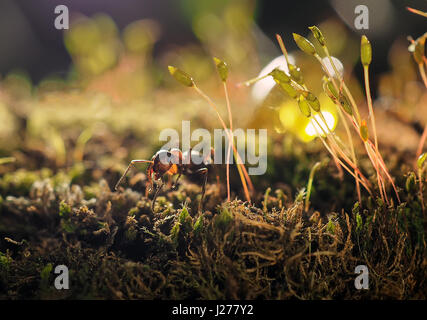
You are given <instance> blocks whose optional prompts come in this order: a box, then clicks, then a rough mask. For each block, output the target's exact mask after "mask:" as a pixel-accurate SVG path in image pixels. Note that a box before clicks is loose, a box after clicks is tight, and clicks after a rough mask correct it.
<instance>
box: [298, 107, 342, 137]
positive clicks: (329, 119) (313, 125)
mask: <svg viewBox="0 0 427 320" xmlns="http://www.w3.org/2000/svg"><path fill="white" fill-rule="evenodd" d="M322 115H323V117H324V118H325V120H326V123H325V121H323V119H322V118H321V117H320V115H319V114H316V115H315V116H314V118H315V119H316V120H317V122H318V123H319V124H320V126H319V125H318V124H317V122H316V121H315V120H314V119H311V120H310V122H309V123H308V125H307V126H306V127H305V133H307V134H308V135H309V136H311V137H312V136H317V133H318V132H319V133H321V134H322V135H324V133H323V131H325V132H327V128H329V130H330V131H333V130H334V129H335V126H336V120H335V117H334V116H333V115H332V114H331V113H330V112H328V111H322ZM326 126H327V127H326ZM322 129H323V130H322Z"/></svg>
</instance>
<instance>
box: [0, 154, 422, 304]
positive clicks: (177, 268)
mask: <svg viewBox="0 0 427 320" xmlns="http://www.w3.org/2000/svg"><path fill="white" fill-rule="evenodd" d="M308 156H309V154H307V153H302V154H298V155H295V154H294V155H293V156H287V157H283V156H282V158H275V157H273V158H272V159H270V162H272V163H273V164H274V162H276V163H286V164H287V166H280V168H284V169H283V174H290V172H294V177H297V176H301V180H298V179H297V180H295V183H296V185H292V184H287V185H286V184H284V183H278V182H274V179H273V178H272V177H273V176H274V177H276V179H277V180H279V181H280V180H282V178H281V176H282V173H280V172H278V171H277V170H276V172H275V174H274V175H272V176H271V177H269V176H268V175H267V176H266V177H264V180H262V179H261V181H263V183H264V184H267V185H268V184H269V185H270V186H271V187H272V190H271V191H270V192H269V193H265V194H264V193H259V194H258V195H255V197H254V203H253V204H248V203H246V202H242V201H241V200H237V197H236V198H235V200H233V201H232V202H230V203H227V202H226V201H225V197H224V192H225V191H224V184H220V185H218V184H216V183H215V182H214V181H215V179H214V178H213V179H211V180H210V183H209V184H208V188H207V192H206V198H205V205H204V209H203V212H201V213H198V212H197V204H198V201H199V198H200V186H199V185H197V184H195V183H192V182H190V181H188V180H183V181H182V183H181V184H180V186H179V188H178V190H176V191H170V190H169V191H168V190H165V192H163V193H162V194H161V196H160V197H159V198H158V201H157V203H156V205H155V210H154V212H152V211H151V210H150V206H151V200H150V198H146V197H145V195H144V189H145V176H144V175H143V174H139V175H136V176H135V178H133V180H132V179H131V180H130V182H129V183H130V185H131V186H132V188H129V187H128V186H125V188H122V189H121V190H119V191H118V192H112V191H111V190H110V186H111V185H113V184H114V182H115V181H116V179H117V175H118V172H115V173H111V172H104V177H105V179H104V178H101V179H100V180H98V181H96V180H94V179H93V178H91V174H88V172H87V171H86V170H84V168H82V167H81V166H80V165H74V166H72V167H71V168H69V169H68V170H63V171H61V170H59V171H57V173H55V174H54V173H53V172H52V171H51V170H46V169H44V170H33V171H31V170H26V169H20V170H10V172H6V173H5V174H4V175H3V177H2V178H1V181H0V188H1V194H2V198H1V200H0V203H1V204H0V205H1V209H0V210H1V211H0V216H1V220H0V236H1V242H0V252H1V253H0V298H1V299H22V298H25V299H63V298H73V299H92V298H94V299H110V298H111V299H153V298H161V299H184V298H189V299H289V298H300V299H387V298H392V299H425V298H426V296H427V284H426V281H427V280H426V279H427V258H426V257H427V255H426V246H425V231H426V229H425V228H426V223H425V218H424V217H423V215H422V211H421V207H420V203H419V198H418V196H417V192H416V190H417V189H416V186H414V185H411V183H409V184H408V185H407V186H406V190H405V189H402V190H400V194H401V196H402V198H403V201H404V203H402V204H401V205H397V204H396V202H395V204H393V205H391V206H389V207H387V206H385V205H384V204H383V203H381V201H379V200H374V199H368V200H366V203H364V205H363V206H358V204H356V205H354V201H355V200H354V199H356V197H355V194H354V186H353V185H352V183H353V182H352V181H351V179H350V178H346V179H345V180H344V181H343V182H340V180H339V179H338V178H337V177H334V176H333V171H334V169H335V168H334V166H333V165H332V164H329V165H327V166H326V167H325V169H324V170H320V171H319V173H318V174H317V175H316V178H315V183H314V188H315V190H314V191H313V196H312V199H311V200H312V204H311V207H310V208H311V209H310V210H309V211H308V212H306V211H305V210H304V202H303V200H304V193H302V192H300V193H298V192H297V193H296V194H295V192H294V190H296V189H295V187H296V186H298V185H300V186H302V183H303V181H304V179H307V178H306V177H307V176H308V169H307V166H306V165H305V164H304V161H305V160H304V159H305V157H308ZM297 159H299V161H296V160H297ZM296 163H298V164H299V165H296ZM273 168H274V165H273ZM286 168H288V169H286ZM288 171H289V172H288ZM394 171H395V172H396V170H394ZM286 172H287V173H286ZM303 177H304V178H303ZM234 178H235V179H236V178H237V177H234ZM265 179H272V180H271V182H268V180H265ZM405 179H406V178H405V177H401V178H398V179H397V182H398V185H402V184H403V185H404V183H405ZM108 180H109V181H108ZM212 181H213V182H212ZM261 181H258V182H257V186H262V185H263V183H262V182H261ZM282 181H285V180H282ZM298 181H299V182H298ZM232 186H233V190H238V189H239V187H238V180H233V184H232ZM338 190H340V191H338ZM346 193H347V194H348V195H347V196H346ZM239 198H243V197H239ZM346 199H348V200H346ZM316 207H317V208H316ZM318 208H322V210H319V211H320V212H319V211H317V209H318ZM325 208H329V209H328V210H326V209H325ZM61 264H63V265H66V266H67V267H68V268H69V270H70V290H56V289H55V288H54V286H53V282H54V278H55V276H56V275H55V274H54V273H53V271H52V270H53V268H54V267H55V266H57V265H61ZM359 264H364V265H367V266H368V268H369V271H370V274H369V290H357V289H356V288H355V286H354V279H355V277H356V276H357V275H356V274H355V273H354V269H355V267H356V266H357V265H359Z"/></svg>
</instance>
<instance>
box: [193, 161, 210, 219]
mask: <svg viewBox="0 0 427 320" xmlns="http://www.w3.org/2000/svg"><path fill="white" fill-rule="evenodd" d="M196 172H197V173H201V174H204V177H203V185H202V197H201V198H200V203H199V210H198V211H199V212H201V211H202V206H203V199H204V197H205V191H206V182H207V181H208V168H201V169H199V170H197V171H196Z"/></svg>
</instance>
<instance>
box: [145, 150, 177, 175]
mask: <svg viewBox="0 0 427 320" xmlns="http://www.w3.org/2000/svg"><path fill="white" fill-rule="evenodd" d="M151 160H152V161H153V162H152V165H150V166H149V167H148V169H147V174H148V176H149V178H151V175H153V174H154V180H159V179H160V178H162V177H163V176H164V175H165V174H170V175H174V174H176V173H178V172H179V167H180V165H181V163H182V153H181V150H179V149H176V148H174V149H170V150H169V151H168V150H159V151H158V152H157V153H156V154H155V155H154V156H153V158H152V159H151Z"/></svg>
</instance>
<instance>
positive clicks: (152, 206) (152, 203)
mask: <svg viewBox="0 0 427 320" xmlns="http://www.w3.org/2000/svg"><path fill="white" fill-rule="evenodd" d="M164 184H165V183H164V182H163V181H162V184H161V185H160V187H158V188H157V189H156V192H155V193H154V197H153V200H152V201H151V211H152V212H154V204H155V203H156V199H157V196H158V195H159V192H160V190H162V188H163V186H164Z"/></svg>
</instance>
